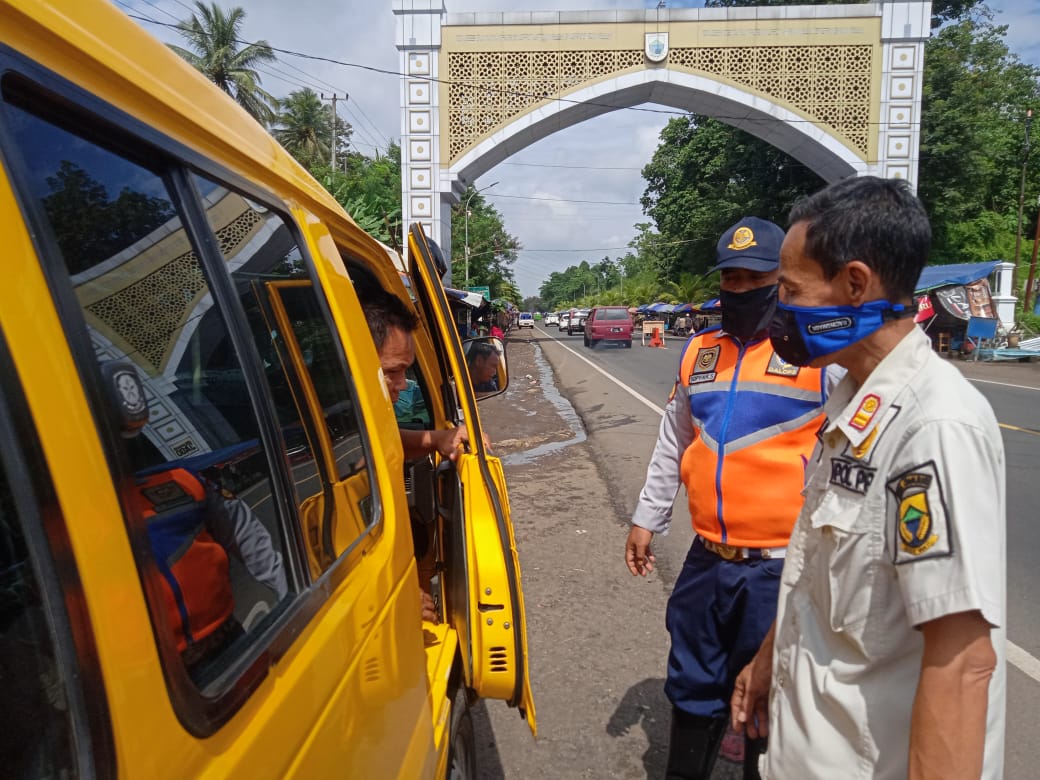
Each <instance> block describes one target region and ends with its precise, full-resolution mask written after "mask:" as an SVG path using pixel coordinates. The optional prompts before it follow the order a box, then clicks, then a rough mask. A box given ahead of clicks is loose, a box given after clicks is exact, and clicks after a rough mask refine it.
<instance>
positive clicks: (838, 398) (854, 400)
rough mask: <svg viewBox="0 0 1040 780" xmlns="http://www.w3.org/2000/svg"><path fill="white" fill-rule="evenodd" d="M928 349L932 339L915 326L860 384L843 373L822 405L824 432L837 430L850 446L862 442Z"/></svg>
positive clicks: (910, 376) (917, 368) (919, 364)
mask: <svg viewBox="0 0 1040 780" xmlns="http://www.w3.org/2000/svg"><path fill="white" fill-rule="evenodd" d="M931 350H932V345H931V341H929V339H928V337H927V336H926V335H925V333H924V331H922V330H921V329H920V328H916V327H915V328H914V329H913V330H911V331H910V332H909V333H907V334H906V335H905V336H904V337H903V338H902V339H901V340H900V342H899V343H898V344H896V346H895V348H894V349H893V350H892V351H891V352H889V353H888V354H887V355H885V357H884V358H883V359H882V360H881V362H880V363H878V364H877V366H876V367H875V368H874V370H873V371H871V372H870V376H868V377H867V381H866V382H864V383H863V384H862V385H861V386H860V387H856V381H855V380H854V379H853V378H852V375H851V374H846V375H845V377H844V378H843V379H842V380H841V382H839V383H838V386H837V387H835V388H834V392H832V393H831V396H830V398H828V399H827V403H825V404H824V406H823V411H824V413H825V414H826V415H827V427H826V429H825V432H826V433H831V432H832V431H835V430H839V431H841V432H842V433H843V434H845V437H846V438H847V439H848V440H849V442H850V443H851V444H852V446H854V447H858V446H859V445H860V444H862V443H863V441H864V440H865V439H866V438H867V437H868V436H869V435H870V434H871V432H872V431H873V430H874V428H875V427H876V426H877V424H878V422H879V421H881V420H882V419H883V418H884V416H885V413H886V412H887V411H888V409H889V407H890V406H891V405H892V402H893V401H894V400H895V398H896V396H897V395H898V394H899V393H900V392H901V391H902V389H903V388H904V387H906V385H907V384H908V383H909V381H910V380H911V379H912V378H913V376H914V375H915V374H917V372H918V371H920V370H921V365H922V364H923V363H924V361H925V360H926V359H927V357H928V355H929V353H930V352H931Z"/></svg>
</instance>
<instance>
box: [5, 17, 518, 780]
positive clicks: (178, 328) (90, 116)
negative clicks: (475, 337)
mask: <svg viewBox="0 0 1040 780" xmlns="http://www.w3.org/2000/svg"><path fill="white" fill-rule="evenodd" d="M0 236H2V237H3V258H4V261H3V270H4V278H3V282H2V283H0V444H2V446H0V722H2V724H3V725H2V728H0V766H2V767H3V774H4V776H11V777H23V776H30V777H35V776H39V777H77V776H78V777H95V776H101V777H113V776H123V777H133V778H138V777H148V778H156V777H176V778H182V777H194V776H199V775H209V776H219V777H242V778H258V777H272V778H274V777H278V778H281V777H304V778H308V779H310V778H318V777H332V776H336V777H366V778H368V777H372V778H383V777H406V778H413V777H445V776H451V777H471V776H473V775H474V774H475V771H476V770H475V767H474V744H473V739H474V736H473V726H472V721H471V720H470V717H469V712H468V705H469V703H470V702H472V701H473V700H474V699H475V698H477V697H488V698H498V699H504V700H506V701H507V702H509V704H510V705H512V706H515V707H516V708H517V709H518V710H519V712H520V714H521V715H522V716H524V717H526V718H527V720H528V722H529V725H530V727H531V730H532V732H533V731H534V728H535V723H534V707H533V703H532V698H531V691H530V683H529V680H528V674H527V652H526V636H525V625H524V612H523V597H522V591H521V583H520V572H519V566H518V563H517V557H516V548H515V542H514V538H513V530H512V524H511V520H510V514H509V502H508V498H507V495H506V489H505V482H504V479H503V474H502V468H501V464H500V462H499V461H498V460H497V459H496V458H494V457H493V456H491V455H490V454H489V452H488V451H487V450H486V447H485V444H484V441H483V437H482V434H481V429H480V420H479V415H478V412H477V408H476V404H475V400H476V399H475V395H474V392H473V384H472V382H471V381H470V378H469V376H468V374H467V372H466V353H465V351H464V345H463V344H462V343H460V341H459V337H458V334H457V332H456V331H455V328H454V325H453V323H452V320H451V312H450V310H449V308H448V304H447V301H446V299H445V295H444V290H443V288H442V286H441V283H440V273H439V269H438V268H437V265H436V262H435V259H434V258H435V256H436V253H435V252H434V251H432V247H431V245H430V244H429V242H428V241H427V240H426V238H425V237H424V235H423V234H422V231H421V230H420V229H418V228H417V227H413V228H412V230H411V231H410V233H409V236H408V242H409V257H410V258H412V259H411V262H410V265H409V267H404V265H403V264H402V261H401V260H400V258H399V257H398V256H396V255H394V254H393V253H390V252H388V250H387V249H386V248H385V247H384V246H382V245H381V244H379V243H378V242H376V241H375V240H374V239H372V238H371V237H370V236H368V235H366V234H365V233H364V232H363V231H361V230H360V229H359V228H358V227H357V226H356V225H355V224H354V222H353V221H351V220H350V218H349V217H348V216H347V215H346V214H344V212H343V211H342V210H341V209H340V207H339V206H338V205H337V204H336V202H335V201H334V200H332V199H331V197H330V196H329V195H328V194H327V193H326V192H325V191H324V190H322V189H321V188H320V187H319V186H318V185H317V184H316V183H315V182H314V180H313V179H312V178H311V177H310V176H309V175H308V174H307V173H306V172H305V171H304V170H303V169H302V168H300V167H299V166H298V165H297V164H296V163H295V161H293V160H292V159H291V158H290V157H289V156H288V155H287V154H286V153H285V152H284V151H283V150H282V149H281V148H280V147H279V146H278V145H277V144H276V143H275V142H274V141H273V140H272V138H271V137H270V136H269V135H268V134H267V133H266V132H265V131H264V130H263V129H262V128H261V127H260V126H259V125H257V124H256V123H254V122H253V121H252V120H251V119H250V118H249V117H248V116H247V115H246V114H245V113H244V112H243V111H242V110H240V109H239V108H238V107H237V106H235V105H234V103H233V102H232V101H231V100H230V99H229V98H228V97H227V96H226V95H224V94H223V93H222V92H220V91H219V90H218V89H216V88H215V87H214V86H213V85H211V84H209V83H208V82H207V81H206V80H205V79H203V78H202V77H201V76H200V75H199V74H197V73H196V72H195V71H194V70H192V69H191V68H190V67H189V66H188V65H186V64H185V63H184V62H182V61H181V60H180V59H179V58H178V57H177V56H175V55H174V54H172V53H171V52H169V51H168V50H167V49H166V47H164V46H162V45H161V44H159V43H158V42H156V41H155V40H153V39H152V38H150V37H149V36H148V35H147V34H146V33H144V32H142V31H141V30H140V29H139V28H138V27H137V25H135V24H134V23H133V22H132V21H131V20H129V19H128V18H127V17H126V16H124V15H123V14H122V13H120V12H119V11H118V10H116V9H115V8H114V7H113V6H112V5H110V4H109V3H108V2H105V1H104V0H76V2H67V1H66V0H53V2H45V1H44V0H0ZM406 282H407V284H406ZM387 293H390V294H393V295H396V296H397V297H398V298H399V299H400V300H401V301H403V302H404V303H405V305H406V306H407V307H409V309H410V310H411V311H413V312H414V314H415V315H417V316H418V320H419V324H418V328H417V330H416V332H415V342H416V356H417V357H416V361H415V363H414V365H413V366H412V367H411V368H410V369H409V376H408V394H407V404H404V405H406V406H407V408H406V409H404V408H400V407H402V404H401V403H400V399H398V401H399V403H398V404H397V406H398V408H397V410H396V411H397V412H398V414H395V405H394V404H392V403H391V396H390V392H389V389H388V386H387V383H386V382H385V381H384V376H383V374H382V371H381V368H380V364H379V359H378V355H377V352H376V349H375V346H374V344H373V341H372V338H371V336H370V332H369V325H368V323H367V321H366V318H365V313H364V310H363V308H362V306H363V304H364V303H365V301H366V300H369V299H371V297H372V296H385V295H386V294H387ZM497 346H498V347H501V344H497ZM502 365H503V366H504V361H502ZM496 381H497V384H496V388H500V389H504V387H505V382H506V381H507V376H506V374H505V371H504V369H500V376H499V377H497V378H496ZM456 425H462V426H465V427H466V429H467V433H468V439H469V442H470V444H469V446H468V447H467V448H466V451H465V452H462V453H460V454H459V456H458V458H457V460H448V459H441V458H440V457H439V456H438V455H436V454H433V455H427V456H424V457H421V458H418V459H416V460H412V461H405V459H404V454H403V449H402V444H401V435H402V434H401V429H402V428H408V427H418V428H427V429H432V428H451V427H453V426H456ZM420 564H422V567H421V568H422V569H423V571H424V574H423V576H422V578H421V579H422V581H421V582H420V577H419V576H418V574H417V572H418V571H419V569H420ZM421 589H424V590H428V591H430V593H431V594H432V600H433V605H434V609H435V610H436V612H437V613H438V618H439V619H438V620H437V621H424V620H423V619H422V615H423V614H424V613H423V612H422V606H421V605H422V602H421V598H420V594H421Z"/></svg>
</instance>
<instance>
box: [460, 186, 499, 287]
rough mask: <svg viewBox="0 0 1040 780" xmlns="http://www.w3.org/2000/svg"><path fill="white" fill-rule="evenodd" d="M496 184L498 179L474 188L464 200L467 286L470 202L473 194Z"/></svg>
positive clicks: (467, 277)
mask: <svg viewBox="0 0 1040 780" xmlns="http://www.w3.org/2000/svg"><path fill="white" fill-rule="evenodd" d="M496 184H498V182H497V181H493V182H491V184H489V185H488V186H486V187H481V188H480V189H479V190H477V189H475V190H473V191H472V192H471V193H470V194H469V195H467V196H466V199H465V200H464V201H463V202H462V211H463V215H464V219H465V225H466V227H465V237H464V238H463V246H464V248H465V257H466V279H465V281H466V287H467V288H468V287H469V202H470V200H471V199H472V198H473V196H474V195H476V194H477V193H478V192H483V191H484V190H490V189H491V188H492V187H494V186H495V185H496Z"/></svg>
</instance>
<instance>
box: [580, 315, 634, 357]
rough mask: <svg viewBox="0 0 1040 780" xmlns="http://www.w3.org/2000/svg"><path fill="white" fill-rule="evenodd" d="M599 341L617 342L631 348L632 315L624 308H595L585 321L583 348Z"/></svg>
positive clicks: (592, 345)
mask: <svg viewBox="0 0 1040 780" xmlns="http://www.w3.org/2000/svg"><path fill="white" fill-rule="evenodd" d="M601 341H617V342H619V343H620V344H621V345H623V346H625V347H628V348H631V347H632V315H631V314H629V313H628V309H627V308H625V307H624V306H596V307H594V308H593V309H592V311H590V312H589V316H588V317H587V318H586V319H585V346H586V347H595V346H596V345H597V344H598V343H599V342H601Z"/></svg>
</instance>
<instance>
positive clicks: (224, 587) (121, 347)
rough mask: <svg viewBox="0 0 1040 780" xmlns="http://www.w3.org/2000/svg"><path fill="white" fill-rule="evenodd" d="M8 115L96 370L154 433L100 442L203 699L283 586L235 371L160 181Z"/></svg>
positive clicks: (284, 551)
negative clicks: (119, 376)
mask: <svg viewBox="0 0 1040 780" xmlns="http://www.w3.org/2000/svg"><path fill="white" fill-rule="evenodd" d="M7 117H8V118H9V119H11V120H12V121H11V122H10V127H11V128H12V130H13V135H14V137H15V139H16V143H17V145H18V148H19V152H20V153H21V156H22V158H23V159H24V162H25V165H24V168H23V175H25V176H27V177H28V179H29V186H30V189H31V191H32V194H33V195H35V197H36V199H37V203H38V206H39V207H40V209H41V211H42V213H43V214H44V215H45V217H46V220H47V224H48V227H49V229H50V233H51V235H52V237H53V238H54V241H55V243H56V244H57V247H58V248H59V250H60V256H61V261H62V262H63V263H64V266H65V269H66V271H67V274H68V281H69V282H70V283H71V285H72V288H73V291H74V295H75V300H76V301H77V303H78V305H79V307H80V313H81V316H82V320H83V322H85V324H86V328H87V332H88V337H89V342H90V346H91V349H92V350H93V353H94V358H95V359H96V361H97V363H98V364H99V365H100V366H103V365H106V364H111V363H112V362H113V361H118V362H122V363H126V364H129V365H132V366H133V367H134V369H135V371H136V374H137V376H138V378H139V379H140V381H141V383H142V384H143V388H144V393H145V397H146V398H147V400H148V405H149V410H150V414H149V421H148V424H147V425H146V426H145V427H144V428H143V430H142V431H141V432H140V433H139V434H137V435H135V436H132V437H124V436H122V435H120V434H121V432H118V431H115V432H113V433H114V435H112V436H110V437H108V440H109V441H110V442H118V444H116V445H115V446H116V447H117V448H119V449H121V450H122V451H121V453H118V462H121V463H122V464H125V467H126V468H127V469H128V470H129V472H130V474H129V475H128V476H129V477H130V478H129V479H125V480H122V479H121V480H120V485H121V489H120V496H121V499H122V501H123V504H124V508H125V511H126V513H127V515H128V518H127V519H128V521H129V522H128V525H129V528H130V529H131V530H132V532H133V533H137V534H142V535H143V536H144V537H146V539H147V543H148V548H149V551H150V553H151V557H150V560H148V561H146V564H147V565H144V566H143V568H142V578H143V579H144V580H146V581H148V582H149V586H148V587H146V592H149V593H150V594H152V599H151V604H150V606H151V608H152V611H153V620H154V621H155V624H156V631H157V635H158V636H159V637H160V638H161V641H163V642H167V643H170V644H172V645H174V646H175V647H176V649H177V651H178V653H179V656H180V658H181V660H182V661H183V663H184V666H185V668H186V669H187V671H188V673H189V675H190V676H191V678H192V679H193V680H194V682H195V683H196V684H197V685H198V687H199V688H200V689H202V690H206V689H207V688H208V687H209V686H210V684H211V683H212V682H213V681H214V680H215V679H216V678H217V677H218V676H219V675H220V674H222V673H223V672H224V671H225V670H226V669H227V668H228V667H229V666H230V665H231V664H232V663H233V662H234V661H235V660H237V659H238V658H239V657H240V656H241V655H242V654H243V652H244V651H245V650H247V649H248V648H249V647H250V643H251V642H250V634H251V633H253V632H256V631H258V630H259V628H260V627H261V626H263V624H264V618H265V616H267V615H269V614H270V613H272V612H273V611H274V610H275V608H276V607H277V605H278V604H279V602H281V601H283V600H284V599H286V598H287V596H288V588H289V582H290V578H289V577H288V576H287V562H288V560H289V555H288V546H289V545H288V542H287V533H286V528H285V524H284V523H283V522H282V519H281V518H280V516H279V512H278V507H277V503H276V500H275V493H274V487H273V480H272V475H271V470H270V465H269V464H270V463H271V461H272V458H270V457H268V454H267V453H266V452H265V450H264V445H263V443H262V441H261V436H260V429H259V424H258V421H257V415H256V413H255V411H254V407H253V404H252V402H251V392H250V388H249V385H248V383H247V380H246V374H245V372H244V370H243V366H242V362H241V359H240V357H239V355H238V353H237V352H236V350H235V348H234V345H233V344H232V340H231V338H230V333H229V329H228V326H227V323H226V321H225V315H224V313H223V312H221V311H220V310H219V308H218V307H217V306H216V305H215V298H214V293H213V290H212V288H211V285H210V282H209V280H208V279H207V277H206V274H205V272H204V270H203V268H202V266H201V264H200V262H199V258H198V256H197V254H196V250H195V248H194V245H193V243H192V242H191V241H190V239H189V236H188V233H187V231H186V230H185V229H184V225H183V223H182V221H181V217H180V216H179V213H178V211H177V209H176V208H175V206H174V200H173V197H172V195H171V194H170V192H169V191H168V188H167V186H166V184H165V183H164V180H163V178H162V177H161V176H160V174H159V173H158V172H157V171H155V170H152V169H150V168H147V167H145V166H144V165H141V164H138V163H136V162H133V161H131V160H130V159H127V158H126V157H124V156H121V155H119V154H116V153H114V152H112V151H109V150H107V149H105V148H102V147H101V146H99V145H97V144H95V143H93V142H92V141H89V140H87V139H85V138H82V137H79V136H77V135H75V134H73V133H71V132H68V131H66V130H65V129H63V128H60V127H58V126H56V125H54V124H51V123H49V122H46V121H43V120H42V119H40V118H39V117H36V116H34V115H32V114H29V113H28V112H25V111H22V110H20V109H15V108H13V107H11V106H8V107H7ZM75 326H76V323H73V322H71V321H70V322H66V327H67V329H69V330H70V331H72V330H74V329H75ZM98 379H99V382H100V381H101V380H100V373H99V376H98ZM106 422H107V424H109V425H111V421H101V420H99V424H100V425H101V426H104V425H105V424H106ZM297 425H298V426H302V424H301V423H300V422H299V421H297ZM135 546H137V545H135Z"/></svg>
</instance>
